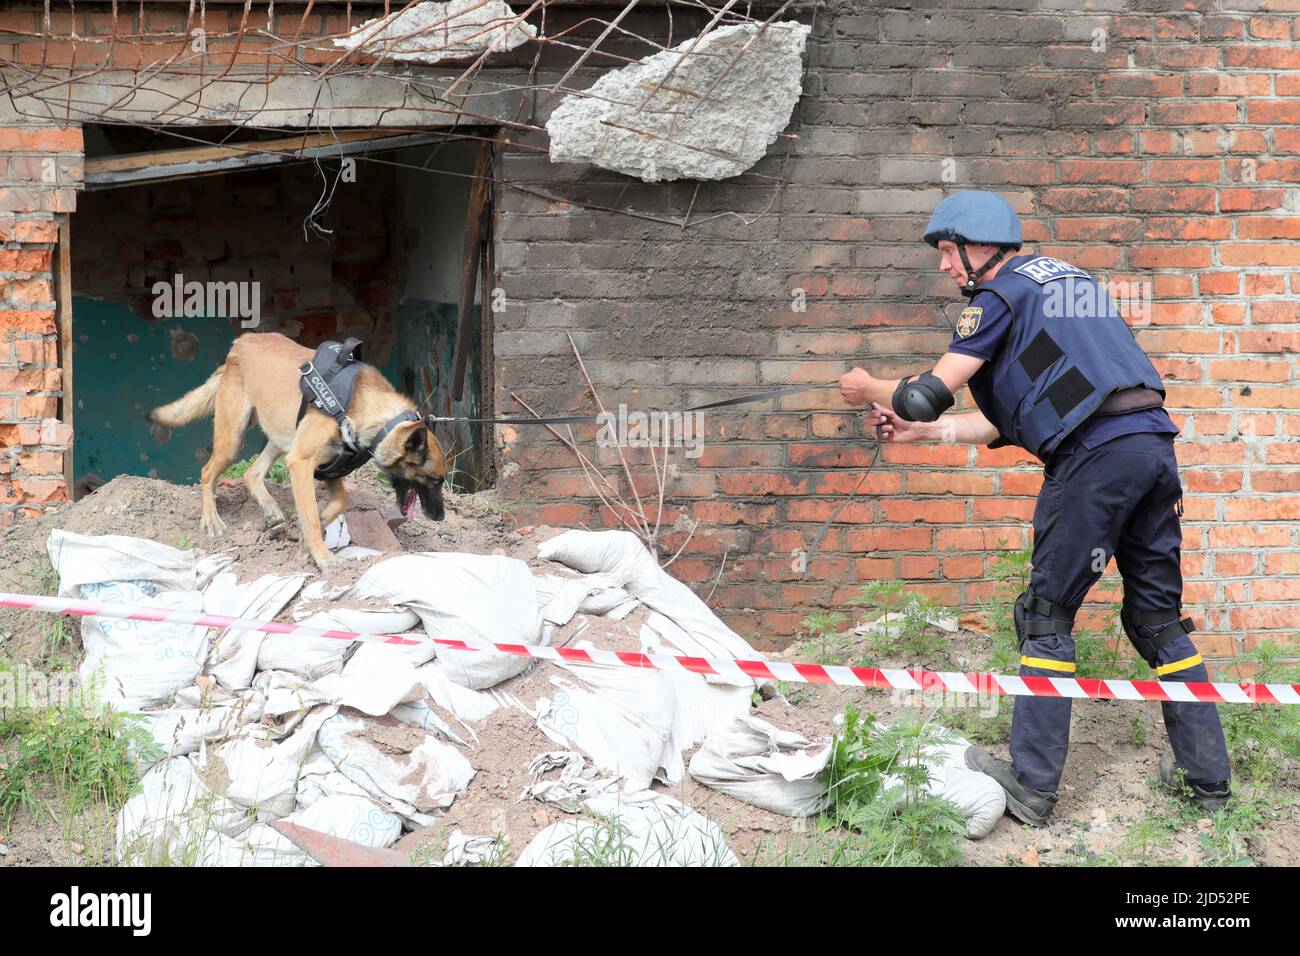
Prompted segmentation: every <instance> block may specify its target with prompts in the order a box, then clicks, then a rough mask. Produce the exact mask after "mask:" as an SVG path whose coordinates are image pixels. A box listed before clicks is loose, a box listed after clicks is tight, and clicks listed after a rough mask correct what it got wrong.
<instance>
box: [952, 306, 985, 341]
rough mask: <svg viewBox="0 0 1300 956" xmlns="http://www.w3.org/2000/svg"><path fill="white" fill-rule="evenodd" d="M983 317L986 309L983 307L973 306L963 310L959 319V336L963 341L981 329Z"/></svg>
mask: <svg viewBox="0 0 1300 956" xmlns="http://www.w3.org/2000/svg"><path fill="white" fill-rule="evenodd" d="M983 316H984V309H983V308H982V307H981V306H978V305H972V306H970V307H969V308H965V309H962V310H961V316H960V317H959V318H958V319H957V335H958V336H959V337H960V338H963V339H967V338H970V337H971V336H972V335H974V334H975V332H976V330H978V329H979V327H980V319H981V318H983Z"/></svg>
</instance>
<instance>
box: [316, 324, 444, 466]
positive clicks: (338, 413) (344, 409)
mask: <svg viewBox="0 0 1300 956" xmlns="http://www.w3.org/2000/svg"><path fill="white" fill-rule="evenodd" d="M361 365H362V363H361V340H360V339H354V338H349V339H345V340H344V341H343V344H342V345H340V344H339V343H338V342H325V343H322V345H321V346H320V348H318V349H317V350H316V354H315V355H314V356H312V358H311V361H309V362H303V363H302V365H301V366H299V367H298V373H299V378H298V390H299V391H300V392H302V405H301V406H299V408H298V421H299V422H301V421H302V420H303V416H305V415H306V414H307V409H308V408H314V409H316V411H318V412H320V413H321V414H324V415H328V416H329V417H330V418H332V419H334V420H335V421H336V422H338V425H339V435H340V437H341V439H342V447H341V448H340V449H339V453H338V454H337V455H336V456H335V457H334V460H333V461H332V462H330V463H329V464H328V465H323V466H321V467H319V468H317V469H316V472H315V474H316V478H317V479H319V480H321V481H325V480H328V479H332V478H343V477H344V476H346V475H350V474H352V472H354V471H356V470H357V469H358V468H360V467H361V466H362V465H364V464H365V463H366V461H367V460H368V459H370V458H374V457H375V451H376V450H377V449H378V448H379V445H380V443H381V442H383V440H384V439H385V438H387V437H388V435H389V433H391V432H392V430H393V429H394V428H396V427H397V426H398V425H401V424H403V423H405V422H418V421H420V415H419V414H418V413H417V412H414V411H411V410H410V409H407V410H405V411H402V412H398V413H397V414H396V415H394V416H393V417H392V418H390V419H389V420H388V421H387V422H386V423H385V424H384V427H383V428H381V429H379V431H378V433H377V434H376V435H375V437H374V438H373V439H371V441H370V443H369V444H368V445H363V444H362V443H361V436H360V435H359V434H358V433H357V428H356V425H355V424H354V423H353V421H352V419H351V418H349V417H348V407H349V406H350V405H351V404H352V393H353V392H354V391H355V390H356V387H357V376H358V375H359V374H360V372H361Z"/></svg>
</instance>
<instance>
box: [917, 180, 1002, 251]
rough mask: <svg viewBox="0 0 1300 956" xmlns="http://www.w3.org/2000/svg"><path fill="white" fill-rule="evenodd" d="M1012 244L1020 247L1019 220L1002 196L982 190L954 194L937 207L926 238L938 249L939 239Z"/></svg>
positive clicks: (973, 242)
mask: <svg viewBox="0 0 1300 956" xmlns="http://www.w3.org/2000/svg"><path fill="white" fill-rule="evenodd" d="M942 239H947V240H949V241H951V242H959V243H961V242H964V243H971V244H974V245H989V246H1010V247H1011V248H1012V249H1019V248H1020V245H1021V241H1020V219H1019V217H1018V216H1016V211H1015V210H1014V209H1012V208H1011V204H1010V203H1008V202H1007V201H1006V200H1005V199H1003V198H1002V197H1001V196H998V195H996V194H995V193H987V192H983V191H982V190H975V189H972V190H968V191H966V192H960V193H953V194H952V195H951V196H948V197H946V198H945V199H944V200H943V202H941V203H939V205H938V206H936V207H935V210H934V215H932V216H931V217H930V224H929V225H928V226H926V227H925V241H926V242H928V243H929V244H930V245H932V246H934V247H935V248H936V249H937V248H938V247H939V242H940V240H942Z"/></svg>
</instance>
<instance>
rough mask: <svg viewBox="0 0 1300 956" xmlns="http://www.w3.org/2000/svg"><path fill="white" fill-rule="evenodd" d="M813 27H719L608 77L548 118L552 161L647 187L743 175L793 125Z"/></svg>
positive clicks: (571, 98) (568, 99)
mask: <svg viewBox="0 0 1300 956" xmlns="http://www.w3.org/2000/svg"><path fill="white" fill-rule="evenodd" d="M809 29H810V28H809V27H808V26H806V25H804V24H802V23H797V22H795V21H782V22H778V23H771V24H752V23H742V24H737V25H735V26H728V27H722V28H720V29H717V30H713V31H711V32H708V33H705V34H702V35H700V36H697V37H692V38H691V39H689V40H686V41H685V42H683V43H679V44H678V45H677V46H675V47H673V48H672V49H669V50H665V51H663V52H661V53H656V54H654V55H653V56H649V57H646V58H645V59H643V60H642V61H641V62H640V63H633V64H631V65H630V66H625V67H623V68H622V69H620V70H616V71H614V72H612V73H607V74H605V75H604V76H602V77H601V78H600V79H599V80H597V81H596V82H595V83H594V84H593V85H592V86H591V87H590V88H589V89H587V90H585V91H584V92H582V93H574V94H571V95H569V96H566V97H565V98H564V99H563V100H562V101H561V102H560V104H559V106H557V107H556V108H555V111H554V112H553V113H551V116H550V119H548V120H547V123H546V131H547V133H549V134H550V138H551V147H550V156H551V161H552V162H557V163H593V164H595V165H596V166H600V167H601V168H603V169H610V170H613V171H615V172H619V173H624V174H626V175H628V176H636V177H639V178H640V179H642V180H644V181H646V182H661V181H668V180H674V179H726V178H728V177H731V176H737V175H739V174H740V173H743V172H744V171H745V170H747V169H749V168H750V167H751V166H753V165H754V164H755V163H756V162H758V161H759V160H760V159H762V158H763V155H764V154H765V153H766V152H767V148H768V147H769V146H770V145H772V143H774V142H775V141H776V138H777V136H778V135H779V134H780V132H781V130H783V129H784V128H785V127H786V125H787V124H788V123H789V122H790V115H791V113H792V112H793V110H794V105H795V103H796V102H797V101H798V99H799V95H800V93H801V91H802V88H803V67H802V57H803V51H804V46H805V44H806V42H807V39H808V33H809Z"/></svg>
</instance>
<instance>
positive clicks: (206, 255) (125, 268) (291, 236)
mask: <svg viewBox="0 0 1300 956" xmlns="http://www.w3.org/2000/svg"><path fill="white" fill-rule="evenodd" d="M169 145H170V144H169ZM172 148H175V147H174V146H172ZM320 193H321V177H320V174H318V173H317V172H316V170H315V168H314V167H313V166H312V165H310V164H302V165H297V166H283V167H276V168H271V169H266V170H257V171H251V172H242V173H234V174H229V175H218V176H207V177H202V178H196V179H188V180H179V181H171V182H164V183H157V184H154V185H149V186H132V187H128V188H125V189H113V190H106V191H103V192H91V193H86V194H84V195H83V196H82V197H81V198H80V206H79V208H78V215H77V216H76V217H75V219H74V220H73V223H74V228H75V233H74V237H73V240H72V267H73V269H72V284H73V291H74V292H75V293H76V294H77V295H85V296H90V297H92V298H97V299H111V300H115V301H120V302H125V303H127V304H129V305H130V306H131V307H132V308H133V309H134V311H135V312H136V313H137V314H138V315H140V316H141V317H143V318H146V319H152V317H153V311H152V310H153V301H154V293H153V286H154V283H155V282H158V281H164V282H171V281H172V280H173V277H174V276H175V275H176V274H177V273H180V274H181V275H183V276H184V277H185V281H186V282H191V281H195V282H208V281H212V282H250V281H256V282H259V283H260V289H261V325H260V326H259V327H258V328H257V331H259V332H273V331H283V332H284V333H285V334H287V335H290V336H292V337H294V338H297V339H299V340H300V341H302V342H303V344H305V345H313V346H314V345H317V344H319V343H320V342H323V341H324V340H326V339H330V338H337V337H338V336H340V335H355V336H357V337H359V338H361V339H363V340H364V341H365V342H366V343H367V344H369V345H370V347H371V349H372V355H373V356H375V357H376V360H378V361H383V360H384V359H386V358H387V355H388V349H389V348H390V347H391V345H392V341H391V337H392V330H393V327H394V318H395V315H396V311H397V273H398V271H399V266H398V263H397V262H395V261H394V260H395V259H396V258H400V256H398V255H397V254H398V253H399V252H400V250H399V249H398V248H397V246H398V242H397V237H398V236H399V235H400V232H401V229H400V215H399V212H398V210H399V206H400V203H399V200H398V197H397V192H396V183H395V176H394V174H393V169H392V167H388V166H381V165H377V164H372V165H367V166H366V168H365V171H364V173H363V174H362V175H360V176H358V177H357V181H356V182H354V183H349V184H348V185H347V187H346V188H341V189H337V190H336V191H335V196H334V199H333V201H332V202H331V203H330V208H329V210H328V212H327V213H326V214H325V215H324V218H323V219H322V224H323V225H324V226H325V227H326V228H334V229H335V230H336V235H334V236H333V237H322V236H316V235H314V234H313V235H312V236H311V237H310V239H305V238H304V235H303V226H302V219H303V214H304V212H305V211H307V210H310V209H311V208H312V206H313V205H314V204H315V202H316V200H317V198H318V197H319V196H320ZM343 224H346V228H343Z"/></svg>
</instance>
